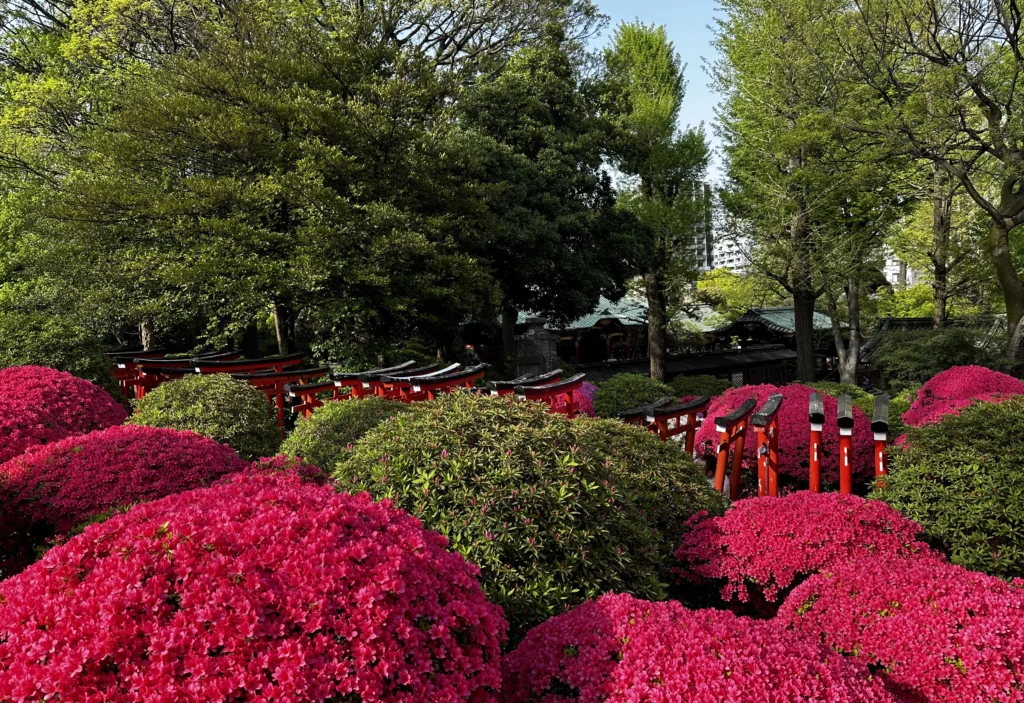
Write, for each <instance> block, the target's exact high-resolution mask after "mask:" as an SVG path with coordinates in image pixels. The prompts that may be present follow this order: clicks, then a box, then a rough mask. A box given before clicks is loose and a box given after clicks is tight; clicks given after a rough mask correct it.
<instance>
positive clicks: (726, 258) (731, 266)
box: [714, 237, 750, 273]
mask: <svg viewBox="0 0 1024 703" xmlns="http://www.w3.org/2000/svg"><path fill="white" fill-rule="evenodd" d="M714 259H715V268H719V269H728V270H730V271H732V272H733V273H743V272H744V271H746V270H747V266H748V265H749V264H750V240H749V239H746V238H744V237H735V238H734V237H729V238H719V239H716V240H715V251H714Z"/></svg>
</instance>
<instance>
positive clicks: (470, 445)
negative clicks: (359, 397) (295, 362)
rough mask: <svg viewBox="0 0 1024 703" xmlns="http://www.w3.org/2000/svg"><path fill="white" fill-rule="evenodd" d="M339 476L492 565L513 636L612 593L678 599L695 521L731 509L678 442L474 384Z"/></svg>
mask: <svg viewBox="0 0 1024 703" xmlns="http://www.w3.org/2000/svg"><path fill="white" fill-rule="evenodd" d="M333 478H334V479H335V482H336V485H337V486H338V487H339V488H340V489H341V490H347V491H362V490H365V491H368V492H370V493H371V494H372V495H373V496H374V498H376V499H383V498H388V499H391V500H393V501H394V502H395V503H396V505H398V506H399V507H401V508H403V509H405V510H407V511H409V512H410V513H412V514H413V515H415V516H417V517H419V518H420V519H421V520H422V521H423V523H424V524H425V525H426V526H427V527H428V528H430V529H432V530H437V531H438V532H440V533H441V534H443V535H445V536H446V537H447V538H448V539H449V540H450V541H451V546H452V548H453V549H456V550H458V551H459V552H461V553H462V554H464V555H465V556H466V558H467V559H469V560H470V561H472V562H474V563H475V564H478V565H479V566H480V568H481V571H482V576H481V579H480V582H481V584H482V585H483V587H484V590H485V591H486V592H487V594H488V596H489V597H490V598H491V599H492V600H493V601H494V602H496V603H498V604H499V605H501V606H502V607H503V608H504V609H505V615H506V617H507V618H508V619H509V621H510V623H511V624H512V643H513V644H514V643H515V642H516V641H517V640H518V639H519V638H520V637H522V635H523V634H524V633H525V632H526V630H528V629H529V628H530V627H532V626H534V625H536V624H538V623H540V622H543V621H544V620H546V619H547V618H549V617H551V616H552V615H555V614H557V613H560V612H562V611H563V610H565V609H566V608H569V607H572V606H574V605H576V604H579V603H581V602H583V601H585V600H587V599H590V598H594V597H596V596H598V595H599V594H601V593H603V592H605V591H609V590H614V591H624V592H629V593H633V594H635V595H637V596H639V597H642V598H648V599H655V600H657V599H662V598H665V597H666V588H667V586H666V584H667V583H668V582H669V581H670V579H671V573H670V568H671V565H672V554H673V551H674V549H675V548H676V546H677V544H676V543H677V542H678V539H679V537H680V535H681V534H682V532H683V529H684V523H685V521H686V520H687V518H689V517H690V516H691V515H693V514H694V513H696V512H697V511H699V510H707V511H709V512H712V513H716V512H717V513H720V512H721V510H722V504H721V500H720V499H718V498H716V496H714V495H713V494H712V492H711V490H710V489H709V487H708V484H707V481H706V480H705V478H704V475H703V473H702V471H701V470H700V469H699V468H698V467H697V465H696V464H695V463H694V462H693V460H692V459H690V458H689V457H687V456H686V455H685V454H684V453H683V452H681V451H680V450H679V447H678V446H677V444H676V443H671V442H669V443H666V442H661V441H659V440H658V439H657V438H656V437H655V436H654V435H652V434H651V433H650V432H648V431H646V430H644V429H642V428H639V427H633V426H628V425H625V424H623V423H621V422H618V421H614V420H593V419H587V418H581V419H576V420H569V419H567V418H566V417H565V416H562V415H551V414H549V413H547V412H546V410H545V408H544V407H542V406H541V405H539V404H536V403H522V402H518V401H516V400H515V399H514V398H496V397H490V396H478V395H474V394H468V393H454V394H450V395H446V396H444V397H442V398H440V399H438V400H436V401H433V402H430V403H424V404H421V406H420V408H419V409H418V410H417V411H416V412H415V413H407V414H400V415H398V416H396V417H394V418H391V419H389V420H386V421H384V422H383V423H381V424H380V425H378V426H377V427H376V428H375V429H373V430H370V432H368V433H367V434H366V435H365V436H364V437H363V439H362V441H360V442H359V443H358V444H356V446H355V448H354V449H353V450H352V451H351V452H348V453H347V455H346V456H345V458H344V459H343V460H342V461H341V462H339V463H338V465H337V469H336V471H335V472H334V475H333Z"/></svg>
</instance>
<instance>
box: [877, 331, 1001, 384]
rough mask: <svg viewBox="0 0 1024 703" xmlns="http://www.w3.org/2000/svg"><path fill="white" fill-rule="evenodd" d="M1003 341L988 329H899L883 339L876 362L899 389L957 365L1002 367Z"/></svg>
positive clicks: (921, 381)
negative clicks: (995, 337) (1000, 365)
mask: <svg viewBox="0 0 1024 703" xmlns="http://www.w3.org/2000/svg"><path fill="white" fill-rule="evenodd" d="M1001 344H1002V340H998V339H993V338H992V336H991V335H990V334H989V333H988V332H987V331H979V330H973V329H966V328H961V327H948V328H943V329H939V330H905V331H897V332H892V333H889V334H887V335H886V337H885V339H883V340H882V343H881V344H880V345H879V346H878V349H877V350H876V351H875V353H874V355H873V356H872V363H873V364H874V365H875V366H876V367H877V368H878V370H879V371H881V372H882V376H883V378H884V379H885V384H886V386H887V387H888V388H889V389H890V390H891V391H899V390H902V389H904V388H907V387H908V386H910V385H914V384H917V385H920V384H922V383H924V382H925V381H927V380H928V379H929V378H931V377H932V376H934V375H935V374H937V373H939V372H941V371H945V370H946V369H948V368H951V367H953V366H970V365H972V364H974V365H976V366H987V367H990V368H992V367H995V366H998V365H999V364H1000V362H1001V361H1002V356H1001V353H1002V348H1001Z"/></svg>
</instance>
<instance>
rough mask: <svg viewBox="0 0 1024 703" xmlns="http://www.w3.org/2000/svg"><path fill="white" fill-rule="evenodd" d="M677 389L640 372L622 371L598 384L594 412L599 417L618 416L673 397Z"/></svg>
mask: <svg viewBox="0 0 1024 703" xmlns="http://www.w3.org/2000/svg"><path fill="white" fill-rule="evenodd" d="M673 395H675V391H673V390H672V388H670V387H669V386H667V385H665V384H664V383H659V382H658V381H655V380H653V379H651V377H650V376H644V375H641V374H638V373H620V374H619V375H618V376H612V377H611V378H609V379H608V380H607V381H605V382H604V383H602V384H600V385H598V387H597V393H595V394H594V412H595V413H597V416H598V417H609V418H614V417H617V416H618V414H619V413H621V412H624V411H626V410H632V409H633V408H637V407H640V406H641V405H646V404H647V403H653V402H654V401H656V400H660V399H661V398H665V397H671V396H673Z"/></svg>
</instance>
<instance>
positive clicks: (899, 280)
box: [896, 261, 907, 290]
mask: <svg viewBox="0 0 1024 703" xmlns="http://www.w3.org/2000/svg"><path fill="white" fill-rule="evenodd" d="M896 287H897V288H899V289H900V290H903V289H904V288H906V287H907V264H906V263H905V262H903V261H901V262H900V269H899V273H897V274H896Z"/></svg>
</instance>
